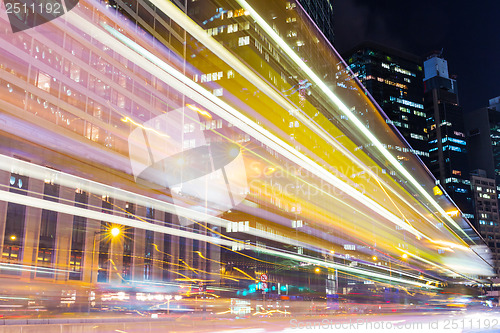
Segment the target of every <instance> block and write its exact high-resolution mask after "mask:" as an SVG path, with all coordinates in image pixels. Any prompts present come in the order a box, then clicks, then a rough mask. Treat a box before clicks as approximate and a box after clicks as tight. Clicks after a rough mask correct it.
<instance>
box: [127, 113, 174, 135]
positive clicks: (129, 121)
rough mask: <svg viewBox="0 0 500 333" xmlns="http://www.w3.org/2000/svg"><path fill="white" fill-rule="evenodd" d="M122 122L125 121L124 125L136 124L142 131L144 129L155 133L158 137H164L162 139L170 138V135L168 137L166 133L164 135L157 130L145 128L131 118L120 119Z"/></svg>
mask: <svg viewBox="0 0 500 333" xmlns="http://www.w3.org/2000/svg"><path fill="white" fill-rule="evenodd" d="M120 120H121V121H123V122H124V123H132V124H134V125H135V126H137V127H140V128H142V129H144V130H146V131H150V132H153V133H155V134H157V135H159V136H162V137H165V138H170V136H169V135H167V134H165V133H163V132H158V131H157V130H155V129H154V128H151V127H147V126H144V125H142V124H139V123H137V122H135V121H134V120H132V119H131V118H129V117H125V118H122V119H120Z"/></svg>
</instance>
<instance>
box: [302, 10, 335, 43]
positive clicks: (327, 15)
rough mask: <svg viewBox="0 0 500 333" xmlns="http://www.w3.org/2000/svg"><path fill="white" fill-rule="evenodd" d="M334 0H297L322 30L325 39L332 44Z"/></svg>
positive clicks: (333, 34) (333, 36) (333, 37)
mask: <svg viewBox="0 0 500 333" xmlns="http://www.w3.org/2000/svg"><path fill="white" fill-rule="evenodd" d="M333 2H334V0H299V1H298V3H299V4H300V5H301V6H302V8H304V10H305V11H306V13H307V14H308V15H309V16H310V17H311V19H312V20H313V21H314V23H316V25H317V26H318V28H319V29H320V30H321V31H322V32H323V34H324V35H325V37H326V39H328V41H329V42H330V43H332V44H333V42H334V39H335V32H334V24H333V20H334V19H333V11H334V9H333Z"/></svg>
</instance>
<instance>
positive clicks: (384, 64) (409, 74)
mask: <svg viewBox="0 0 500 333" xmlns="http://www.w3.org/2000/svg"><path fill="white" fill-rule="evenodd" d="M391 66H392V68H393V70H394V71H395V72H397V73H401V74H405V75H408V76H414V77H415V76H416V75H415V73H412V72H410V71H409V70H406V69H403V68H401V67H399V66H397V65H394V64H391ZM391 66H389V64H386V63H382V67H383V68H385V69H391Z"/></svg>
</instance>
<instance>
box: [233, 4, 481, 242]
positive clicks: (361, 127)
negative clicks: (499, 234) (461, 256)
mask: <svg viewBox="0 0 500 333" xmlns="http://www.w3.org/2000/svg"><path fill="white" fill-rule="evenodd" d="M236 2H238V3H239V4H240V5H241V6H242V7H243V8H244V9H245V10H247V11H248V12H249V13H250V15H251V16H252V18H253V19H254V20H255V21H256V22H257V23H258V24H259V25H260V26H261V28H262V29H263V30H264V31H265V32H266V33H267V34H268V35H269V36H270V37H271V39H272V40H274V42H275V43H277V44H278V45H279V46H280V47H281V48H282V49H283V51H284V52H285V53H286V54H287V55H288V56H289V57H290V58H291V59H292V60H293V61H294V62H295V64H297V65H298V66H299V67H300V68H301V69H302V70H303V71H304V73H306V75H307V76H309V78H310V79H311V80H312V81H313V82H314V83H315V84H316V85H317V86H318V87H319V88H320V89H321V90H322V92H323V93H324V94H325V95H326V96H327V97H328V98H329V99H330V100H331V101H332V102H333V103H334V104H335V105H336V106H337V107H338V108H339V109H340V110H341V111H342V113H344V114H345V115H346V116H347V117H348V119H349V120H351V121H352V122H353V123H354V125H355V126H356V127H357V128H358V129H359V130H360V132H361V133H363V134H364V135H365V136H366V137H367V139H368V140H369V141H371V142H372V143H373V145H374V146H375V147H376V148H377V150H378V151H380V152H381V153H382V155H384V157H385V158H387V159H388V160H389V162H390V163H391V164H392V165H393V166H394V167H395V168H396V169H397V170H398V171H399V172H400V173H401V174H402V175H403V176H404V177H405V178H406V179H407V180H408V181H409V182H410V183H411V184H412V185H413V186H414V187H415V188H416V189H417V190H418V191H419V192H420V193H421V194H422V195H423V196H424V197H425V198H426V199H427V200H428V201H429V202H430V203H431V204H432V205H433V206H434V207H435V208H436V209H437V211H438V212H439V213H440V214H441V215H442V216H443V217H444V218H445V219H446V220H447V221H448V222H449V223H450V224H451V225H453V226H454V227H455V228H456V229H458V230H459V231H461V232H462V233H463V234H464V236H465V237H466V238H467V239H469V240H470V241H472V242H473V243H475V242H474V241H473V240H472V239H471V238H470V237H469V235H467V233H466V232H465V231H464V230H463V229H462V228H460V226H459V225H458V224H457V223H456V222H455V221H453V219H451V218H450V217H449V216H448V215H446V212H445V211H444V209H443V208H442V207H441V206H440V205H439V204H438V203H437V202H436V201H435V200H434V198H432V196H430V195H429V193H427V191H426V190H425V189H424V188H423V187H422V186H421V185H420V183H419V182H418V181H417V180H416V179H415V178H413V176H412V175H411V174H410V173H409V172H408V171H407V170H406V169H405V168H404V167H403V166H402V165H401V164H400V163H399V162H398V160H397V159H396V158H395V157H394V156H393V155H392V154H391V153H390V152H389V151H388V150H387V149H386V148H385V147H384V146H383V144H382V143H381V142H380V141H379V140H378V139H377V138H376V137H375V135H373V133H371V132H370V131H369V130H367V129H366V126H365V125H364V124H363V123H362V122H361V121H360V120H359V119H358V118H357V117H356V115H355V114H354V113H353V112H352V111H351V110H350V109H349V108H348V107H347V106H346V105H345V104H344V103H343V102H342V101H341V100H340V99H339V98H338V97H337V95H335V94H334V93H333V91H331V90H330V88H328V86H327V85H326V84H325V83H324V82H323V81H322V80H321V79H320V78H319V77H318V76H317V75H316V74H315V73H314V72H313V71H312V70H311V68H310V67H309V66H308V65H307V64H306V63H305V62H304V61H303V60H302V59H301V58H300V57H299V56H298V55H297V54H296V53H295V51H294V50H293V49H292V48H291V47H290V46H288V44H287V43H286V42H285V41H284V40H283V39H281V37H280V36H279V35H278V34H277V33H276V32H275V31H274V29H273V28H272V27H271V26H269V24H267V22H266V21H265V20H264V19H263V18H262V17H261V16H260V15H259V14H258V13H257V12H256V11H255V10H254V9H253V7H251V6H250V5H249V4H248V3H247V2H246V1H245V0H236Z"/></svg>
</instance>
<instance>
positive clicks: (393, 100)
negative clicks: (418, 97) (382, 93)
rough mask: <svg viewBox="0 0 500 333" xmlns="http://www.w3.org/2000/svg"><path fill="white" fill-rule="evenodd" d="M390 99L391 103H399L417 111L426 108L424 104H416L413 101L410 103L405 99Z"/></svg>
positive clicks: (392, 97)
mask: <svg viewBox="0 0 500 333" xmlns="http://www.w3.org/2000/svg"><path fill="white" fill-rule="evenodd" d="M389 99H390V101H391V102H397V103H399V104H403V105H407V106H411V107H414V108H417V109H423V108H424V106H423V105H422V104H420V103H415V102H412V101H409V100H406V99H403V98H399V97H394V96H390V97H389Z"/></svg>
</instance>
